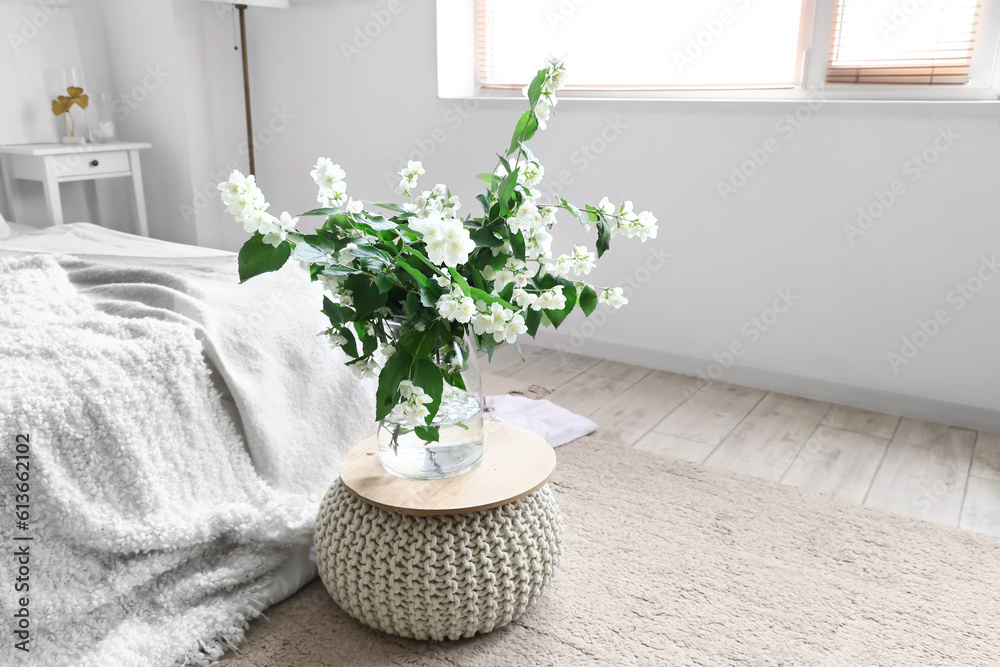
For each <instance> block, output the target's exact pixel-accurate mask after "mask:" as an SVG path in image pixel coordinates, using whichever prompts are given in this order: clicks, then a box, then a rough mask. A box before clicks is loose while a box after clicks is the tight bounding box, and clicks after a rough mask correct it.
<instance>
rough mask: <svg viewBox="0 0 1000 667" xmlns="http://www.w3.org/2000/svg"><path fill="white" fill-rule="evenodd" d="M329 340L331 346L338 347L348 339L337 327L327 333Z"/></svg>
mask: <svg viewBox="0 0 1000 667" xmlns="http://www.w3.org/2000/svg"><path fill="white" fill-rule="evenodd" d="M327 341H329V343H330V347H332V348H338V347H340V346H341V345H343V344H344V343H346V342H347V339H346V338H344V337H343V336H342V335H340V332H339V331H337V330H336V329H330V331H329V333H328V334H327Z"/></svg>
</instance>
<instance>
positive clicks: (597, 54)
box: [437, 0, 1000, 101]
mask: <svg viewBox="0 0 1000 667" xmlns="http://www.w3.org/2000/svg"><path fill="white" fill-rule="evenodd" d="M437 9H438V15H437V21H438V91H439V94H440V95H441V96H442V97H477V96H478V97H512V96H519V94H520V88H522V87H523V86H524V85H525V84H526V83H527V82H528V80H529V79H530V77H531V75H532V74H533V73H534V72H535V71H536V70H537V69H538V68H539V67H540V66H541V64H542V63H543V62H544V60H545V59H546V58H547V57H548V56H552V55H554V56H561V57H564V58H565V59H566V64H567V66H568V68H569V72H570V78H569V86H568V87H567V89H565V90H564V95H563V96H564V97H565V98H572V97H591V98H593V97H602V98H616V97H617V98H649V99H672V98H673V99H677V98H681V99H684V98H687V99H713V98H714V99H735V98H742V99H772V100H802V99H808V98H810V97H812V96H815V95H816V94H818V93H819V92H820V91H821V92H822V94H823V97H824V99H843V100H855V99H857V100H944V101H947V100H970V101H976V100H983V101H996V100H997V99H998V98H1000V68H998V64H1000V62H998V49H1000V0H699V1H698V2H694V1H685V0H437Z"/></svg>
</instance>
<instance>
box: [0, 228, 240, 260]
mask: <svg viewBox="0 0 1000 667" xmlns="http://www.w3.org/2000/svg"><path fill="white" fill-rule="evenodd" d="M7 224H8V225H9V227H10V229H9V232H8V233H7V234H4V233H3V225H0V248H2V249H4V250H20V251H23V252H46V253H65V254H67V255H124V256H127V257H212V256H219V255H231V254H233V253H231V252H228V251H226V250H216V249H215V248H202V247H199V246H193V245H185V244H183V243H171V242H170V241H161V240H159V239H152V238H148V237H145V236H136V235H135V234H128V233H126V232H119V231H116V230H114V229H106V228H105V227H101V226H100V225H93V224H91V223H89V222H74V223H70V224H68V225H56V226H53V227H45V228H43V229H36V228H35V227H28V226H26V225H19V224H17V223H14V222H11V223H7Z"/></svg>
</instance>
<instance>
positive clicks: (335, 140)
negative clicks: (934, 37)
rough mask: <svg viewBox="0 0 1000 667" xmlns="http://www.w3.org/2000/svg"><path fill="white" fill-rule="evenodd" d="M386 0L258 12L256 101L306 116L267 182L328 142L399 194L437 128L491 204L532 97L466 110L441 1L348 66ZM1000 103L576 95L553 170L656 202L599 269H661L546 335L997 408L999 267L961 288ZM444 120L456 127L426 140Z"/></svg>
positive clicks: (803, 389) (852, 396) (971, 259)
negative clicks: (738, 180) (735, 182)
mask: <svg viewBox="0 0 1000 667" xmlns="http://www.w3.org/2000/svg"><path fill="white" fill-rule="evenodd" d="M386 6H387V3H386V2H384V1H379V0H370V1H362V0H352V1H347V2H323V3H319V2H317V3H310V4H300V5H294V6H293V7H292V9H291V10H289V11H284V12H274V13H272V14H270V15H269V20H268V21H267V22H266V23H263V22H259V21H251V22H250V34H251V39H252V42H253V46H252V51H251V53H252V54H253V55H254V58H253V62H252V74H253V79H254V98H253V100H254V105H255V108H256V109H261V110H263V109H271V108H273V107H281V106H287V107H288V108H289V109H290V110H291V111H292V113H294V115H295V119H294V121H293V122H292V123H291V124H290V126H289V127H288V129H287V130H286V131H285V132H284V133H282V134H281V135H280V136H279V137H278V138H277V139H276V140H275V141H274V142H273V143H272V144H271V145H270V146H268V148H267V152H266V153H264V154H263V155H262V156H261V157H260V159H259V161H258V178H259V181H260V183H261V185H262V187H263V188H264V191H265V193H266V194H267V196H268V197H269V199H270V200H271V201H272V202H273V206H275V207H276V208H278V209H279V210H281V209H285V208H287V209H289V210H292V211H300V210H304V209H305V208H307V207H309V206H310V205H312V202H313V197H314V195H315V187H314V185H313V183H312V182H311V179H310V178H309V175H308V171H309V169H310V167H311V165H312V164H313V162H314V160H315V158H316V157H317V156H320V155H325V156H330V157H331V158H333V159H334V160H335V161H338V162H339V163H340V164H341V165H342V166H343V167H344V168H345V169H346V170H347V173H348V179H347V181H348V186H349V191H350V192H351V193H353V194H356V195H358V196H361V197H363V198H366V199H380V198H389V197H391V196H392V195H391V192H390V188H389V186H388V185H387V183H386V179H385V173H386V172H387V171H390V172H391V171H393V170H395V169H396V168H398V166H399V165H398V162H399V160H400V159H401V157H404V158H405V157H407V156H408V155H409V154H410V153H411V152H413V151H416V150H418V143H415V142H421V141H422V142H423V146H424V147H425V148H433V153H432V154H430V155H426V156H425V159H424V164H425V166H426V168H427V174H426V176H424V179H425V180H424V183H425V185H427V186H430V185H432V184H433V183H434V182H438V181H440V182H443V183H447V184H448V185H449V186H451V187H452V189H453V190H455V191H457V192H458V193H459V194H460V196H462V198H463V201H465V202H466V207H467V209H471V208H472V207H475V206H478V205H477V204H476V202H475V201H474V200H473V196H474V195H475V194H476V192H478V187H479V183H478V181H475V180H474V178H473V175H474V174H475V173H477V172H480V171H486V170H489V169H491V168H492V166H493V164H494V162H495V158H494V157H493V155H494V153H495V152H496V151H498V150H501V149H502V148H503V147H504V146H505V145H506V142H507V141H509V136H510V132H511V130H512V128H513V124H514V121H515V120H516V116H517V114H519V113H520V112H521V109H522V106H523V105H522V104H521V103H514V102H508V101H497V100H492V101H483V102H481V103H479V104H478V108H475V109H474V110H473V111H472V113H471V114H469V117H468V118H467V119H462V118H461V116H460V115H459V114H458V113H456V111H455V110H454V109H453V107H455V105H456V104H457V103H456V102H455V101H449V100H440V99H437V97H436V80H435V76H436V74H435V71H436V70H435V33H434V31H435V20H434V9H433V3H431V2H429V1H419V2H418V1H411V2H407V3H404V10H403V12H402V13H400V14H399V15H398V16H396V17H394V18H393V20H392V21H391V22H390V23H389V25H388V26H386V27H384V28H380V30H379V34H378V35H377V36H376V37H374V38H371V40H370V44H368V45H367V46H365V47H364V48H362V49H361V52H360V53H353V54H352V56H351V61H350V62H347V58H346V57H345V55H344V52H343V45H344V44H348V45H350V44H351V43H352V40H353V39H354V38H355V37H356V34H357V33H356V30H357V29H358V28H361V29H362V30H363V29H364V27H365V25H366V24H369V27H370V28H371V27H372V26H371V21H372V20H373V16H372V12H373V11H374V12H378V11H379V10H382V9H384V8H385V7H386ZM372 32H376V31H375V30H374V29H372ZM473 106H475V105H474V104H473ZM892 109H899V110H898V111H894V110H892ZM998 109H1000V107H998V106H997V105H996V104H989V105H983V106H979V107H975V108H972V109H971V110H970V107H968V106H966V107H956V106H952V107H946V108H945V110H943V111H942V110H941V107H933V108H932V107H928V106H926V105H924V106H914V105H911V106H897V107H893V108H887V107H885V106H881V107H880V106H871V105H869V106H864V105H850V104H840V105H836V104H834V103H828V104H826V105H823V106H821V107H820V108H819V109H818V110H816V111H815V112H810V117H809V118H808V120H806V121H805V122H804V123H801V126H800V127H799V128H798V129H796V130H795V132H794V133H793V135H792V136H791V137H788V136H787V135H788V132H787V129H785V128H786V127H790V126H788V125H785V126H782V128H780V130H779V128H776V123H777V122H778V121H779V120H780V118H781V116H782V115H783V114H785V113H789V112H791V113H794V112H795V111H796V110H797V109H796V107H795V106H781V105H776V104H762V105H757V106H754V105H751V104H731V105H727V104H725V103H716V104H714V105H710V104H687V105H685V104H676V103H675V104H669V105H668V104H655V103H641V102H602V103H587V102H576V103H574V102H570V101H566V102H564V103H563V104H561V105H560V106H559V107H558V114H557V117H556V118H555V119H554V121H553V122H552V123H551V124H550V126H549V129H547V130H545V131H544V132H542V133H540V135H539V136H538V138H537V140H536V141H535V142H534V149H535V152H536V154H537V155H539V156H540V158H541V159H542V160H543V162H544V164H545V166H546V169H547V172H546V173H547V176H548V177H549V180H550V181H553V180H555V177H557V175H558V174H559V173H560V172H561V171H563V170H565V171H566V172H567V173H568V176H569V179H571V180H572V184H571V185H569V186H567V187H566V188H565V194H566V196H568V197H569V198H570V199H571V200H573V201H576V202H578V203H579V202H588V201H589V202H596V201H597V200H598V199H600V197H601V196H603V195H609V196H610V197H612V198H613V199H617V198H620V197H628V198H630V199H632V200H634V201H635V203H636V206H637V207H640V208H644V209H645V208H648V209H651V210H653V211H654V212H655V213H656V214H657V215H658V217H659V219H660V226H661V232H660V236H659V238H658V239H657V240H656V241H653V242H650V243H648V244H646V245H645V246H643V245H640V244H638V243H637V242H634V241H628V240H625V239H616V242H615V243H614V245H613V247H612V250H611V251H610V252H609V254H608V255H606V256H605V259H604V261H603V262H602V264H601V266H600V268H599V270H598V271H597V273H596V275H595V276H594V278H595V281H596V282H600V283H605V284H614V283H617V282H619V281H621V280H623V279H624V278H625V277H627V276H632V277H633V280H636V279H643V278H646V282H645V283H644V284H642V285H641V286H640V289H639V290H638V291H637V292H635V293H634V294H633V295H632V297H631V298H632V303H630V304H629V306H628V307H627V308H625V309H623V310H621V311H618V312H616V313H614V314H612V315H610V316H609V317H608V318H607V320H606V322H605V323H604V324H603V325H602V326H599V327H597V328H596V330H593V329H586V330H585V331H586V332H587V333H590V334H591V336H590V337H589V338H584V337H583V336H579V335H578V336H566V335H564V336H562V337H556V338H552V337H549V338H547V341H548V343H549V344H560V343H561V344H563V345H565V346H566V347H567V348H570V349H573V346H574V345H576V344H578V343H580V341H581V340H584V339H585V342H584V344H583V345H582V346H581V347H580V348H579V349H581V350H582V351H586V352H590V353H596V354H603V355H605V356H613V357H617V358H620V359H622V360H627V361H633V362H636V363H646V364H650V365H656V366H660V367H663V368H673V369H677V370H682V371H685V372H698V371H699V370H700V371H702V372H705V373H706V374H712V375H715V374H716V373H717V372H719V371H721V370H722V366H721V365H720V366H716V367H713V366H711V365H710V364H711V362H712V361H713V355H717V354H720V353H723V352H725V351H726V350H727V348H729V347H730V346H731V345H732V344H733V343H734V342H738V343H742V344H743V349H744V352H743V354H742V355H741V356H740V357H739V358H738V359H736V360H735V361H736V365H734V366H733V367H732V368H729V369H728V370H726V372H725V373H724V374H723V375H722V377H723V379H731V378H737V379H739V380H740V381H743V382H747V383H751V384H754V383H756V384H765V385H771V386H776V387H778V388H786V389H789V390H795V391H798V392H799V393H803V394H813V395H818V396H821V397H828V398H833V399H835V400H840V401H842V402H855V403H862V404H869V405H873V404H877V405H874V407H881V408H883V409H892V408H895V409H898V410H902V411H909V412H911V413H915V414H926V415H928V416H933V417H935V418H940V419H950V420H952V421H960V422H963V423H972V422H976V423H977V424H982V423H983V422H984V420H986V422H988V421H989V420H990V419H992V418H993V417H994V416H995V414H994V413H993V411H996V410H1000V379H998V373H997V369H998V368H1000V347H998V345H997V343H996V335H997V331H998V329H1000V326H998V325H1000V280H994V281H992V282H987V283H986V284H985V286H984V287H983V289H982V290H981V291H980V292H979V293H978V294H976V295H975V298H973V299H972V300H971V301H969V302H967V303H966V305H965V306H964V307H963V308H961V310H956V307H955V304H952V303H949V302H948V294H949V291H950V290H952V289H953V288H954V286H955V285H956V284H957V283H959V282H965V281H966V280H967V279H969V278H970V277H973V276H975V272H976V270H977V267H978V266H979V265H980V263H981V258H982V257H984V256H986V257H992V256H993V254H994V253H998V252H1000V226H998V225H997V179H998V177H1000V150H998V149H1000V125H998V117H997V111H998ZM800 113H801V114H803V115H805V112H804V111H800ZM609 121H610V122H612V123H614V122H618V123H620V124H621V125H622V126H624V129H622V130H621V131H620V135H619V136H617V138H616V139H615V140H614V141H613V142H610V143H607V144H606V147H605V150H604V152H603V154H601V155H599V156H597V157H596V159H595V160H593V161H589V160H587V159H586V158H585V157H583V156H582V153H581V152H580V148H581V146H586V145H588V144H590V143H591V142H594V148H596V149H600V148H602V146H601V142H600V141H598V138H599V137H601V133H602V131H603V130H604V128H605V127H607V123H608V122H609ZM949 128H950V130H951V131H952V133H953V134H955V135H957V137H958V138H957V139H954V140H953V144H952V145H951V146H949V147H948V150H947V151H946V152H943V153H941V154H940V157H939V159H938V161H937V162H936V163H935V164H934V165H932V166H931V167H930V168H929V169H928V170H927V171H925V172H921V175H920V178H919V180H918V181H916V182H912V181H911V180H910V179H911V177H912V176H911V174H910V173H904V171H903V169H904V163H905V162H906V161H907V160H908V159H909V158H910V156H911V155H912V154H914V153H921V152H923V151H924V150H925V149H928V148H932V147H933V145H934V141H935V138H936V136H937V135H938V132H939V131H947V130H948V129H949ZM435 129H438V132H439V133H443V134H444V135H445V136H446V139H445V140H444V141H443V142H437V143H435V142H434V141H433V140H431V137H432V136H433V134H434V131H435ZM611 135H612V131H610V130H609V132H608V135H607V136H611ZM440 136H441V134H438V137H439V138H440ZM771 137H773V138H774V139H775V142H776V144H771V145H772V147H773V146H774V145H777V146H778V150H777V152H776V153H774V154H772V155H771V156H770V157H769V159H768V161H767V163H766V164H765V165H764V166H763V167H761V168H760V169H759V171H758V172H757V173H756V174H755V175H753V176H752V177H751V178H750V179H749V181H748V183H747V184H746V185H745V186H744V187H742V188H741V189H739V190H738V192H736V193H735V194H733V195H732V196H731V197H730V198H729V200H728V201H727V202H723V201H722V199H721V197H720V194H719V192H718V188H717V183H718V181H720V180H726V179H728V178H729V176H730V174H731V167H732V166H733V165H736V164H739V163H740V162H742V161H743V160H745V159H747V157H748V156H747V151H748V150H750V149H757V148H760V147H762V146H763V145H764V143H765V141H766V140H767V139H768V138H771ZM939 146H941V147H943V146H945V144H944V143H941V142H939ZM424 152H425V153H427V152H429V151H424ZM895 179H899V180H901V181H903V182H904V186H905V188H906V191H905V192H904V194H903V195H901V196H899V197H898V198H897V201H896V202H895V203H894V204H893V205H892V206H891V207H890V208H889V210H888V212H887V213H886V214H885V215H884V216H883V217H881V218H880V219H878V220H877V221H876V222H875V224H874V225H873V226H871V227H870V228H869V229H868V230H867V231H865V232H864V234H863V235H862V236H860V237H859V238H855V239H854V240H855V242H854V243H853V244H852V243H850V242H849V240H848V237H847V235H846V234H845V231H844V225H845V223H846V224H849V223H854V222H855V221H856V218H857V217H858V216H857V212H856V209H857V208H858V207H859V206H868V205H869V204H870V203H871V202H872V201H874V194H873V193H874V191H876V190H885V189H888V188H889V187H890V185H891V183H892V181H893V180H895ZM574 225H575V223H574V222H571V221H570V220H569V219H566V218H565V217H564V220H563V222H562V223H561V224H560V227H559V230H558V231H559V236H558V237H557V238H559V240H560V242H561V243H562V244H563V245H564V246H569V245H570V244H571V243H574V242H581V241H583V240H584V239H585V238H586V235H585V234H584V233H583V232H582V231H581V230H579V229H577V228H576V227H575V226H574ZM224 233H225V239H226V243H227V244H231V245H232V246H233V247H235V246H236V245H237V244H238V243H240V242H241V241H242V240H243V238H244V236H243V232H242V229H240V228H239V227H238V226H237V225H235V223H231V224H229V226H228V227H227V228H226V230H225V232H224ZM591 244H592V241H591ZM654 247H656V248H660V249H662V250H663V251H664V252H667V253H670V255H671V258H670V259H669V260H668V262H667V263H666V265H665V266H664V267H663V268H662V269H660V270H659V271H656V272H652V273H651V274H649V275H648V278H647V274H646V273H645V272H644V271H643V270H641V269H638V270H637V267H638V266H639V265H640V264H642V263H644V262H645V261H646V260H647V259H648V258H649V256H650V255H649V253H650V250H651V248H654ZM973 286H975V285H973ZM783 289H788V290H791V292H792V293H793V294H794V295H795V296H796V297H797V300H796V301H795V302H794V304H793V305H792V306H791V307H790V309H789V310H788V312H787V313H785V314H783V315H780V316H779V317H778V319H777V321H776V322H775V323H774V324H773V326H771V327H769V329H768V330H767V331H766V332H763V333H761V334H760V336H759V339H758V340H756V341H753V340H751V338H750V337H748V336H747V335H745V331H746V330H744V331H741V329H743V327H744V323H746V322H747V321H749V320H750V318H752V317H754V316H761V314H762V313H764V311H765V310H766V309H767V308H768V307H769V306H771V304H772V302H773V301H774V299H775V292H776V290H783ZM938 309H945V310H946V312H947V314H948V316H949V318H950V319H949V322H948V323H947V324H945V325H944V326H941V327H940V331H939V332H938V333H937V334H936V335H935V336H934V337H933V338H932V339H931V340H930V341H929V342H928V343H927V345H926V346H925V347H923V348H921V349H920V350H919V353H918V354H917V355H916V356H915V357H914V358H913V359H912V360H910V361H909V362H908V363H905V364H903V365H901V366H899V368H898V369H897V370H896V371H894V369H893V368H892V367H891V366H890V363H889V362H888V360H887V354H888V353H889V352H892V351H896V352H899V351H900V346H901V340H900V339H901V337H902V336H911V335H912V334H913V333H914V332H916V331H919V328H918V321H920V320H927V319H932V318H933V317H934V313H935V311H936V310H938ZM764 316H765V317H767V316H768V315H767V314H766V313H765V314H764ZM580 322H581V321H580V320H576V321H573V322H570V323H567V324H566V325H564V327H565V328H566V333H567V334H571V333H572V332H573V331H574V330H576V331H577V332H578V333H579V332H580ZM750 327H751V328H752V327H753V325H752V324H751V325H750ZM722 359H723V361H725V360H726V359H725V357H724V356H723V357H722ZM897 371H898V372H897ZM900 395H902V396H904V397H910V399H911V400H907V399H905V398H904V399H900ZM922 399H928V400H922ZM948 403H950V404H957V405H947V404H948ZM969 408H972V409H969ZM975 408H981V409H982V410H976V409H975ZM987 425H988V424H987ZM994 426H995V427H996V428H998V429H1000V421H998V422H996V423H995V424H994Z"/></svg>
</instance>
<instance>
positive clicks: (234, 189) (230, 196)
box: [218, 169, 298, 247]
mask: <svg viewBox="0 0 1000 667" xmlns="http://www.w3.org/2000/svg"><path fill="white" fill-rule="evenodd" d="M218 189H219V196H220V198H221V199H222V203H223V204H225V205H226V209H227V210H228V211H229V213H230V215H232V216H233V217H234V218H236V221H237V222H239V223H240V224H242V225H243V229H245V230H246V231H247V233H249V234H256V233H258V232H259V233H261V234H264V235H265V239H264V242H265V243H269V244H271V245H273V246H275V247H277V246H278V245H280V244H281V242H282V241H284V240H285V236H286V234H287V232H288V231H289V230H290V229H291V228H292V227H294V226H295V222H296V221H297V220H298V219H297V218H296V219H294V220H293V219H292V218H291V217H290V216H288V214H287V213H286V214H284V216H283V217H282V218H281V219H280V220H279V219H278V218H275V217H274V216H273V215H271V214H270V213H266V211H267V209H268V207H269V206H270V204H268V203H267V202H266V201H265V200H264V193H263V192H261V191H260V188H258V187H257V182H256V181H255V180H254V177H253V176H252V175H251V176H244V175H243V174H241V173H240V172H239V171H238V170H236V169H234V170H233V172H232V173H231V174H230V175H229V180H228V181H225V182H223V183H219V185H218ZM289 221H291V222H290V224H289ZM286 225H288V226H286Z"/></svg>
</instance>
